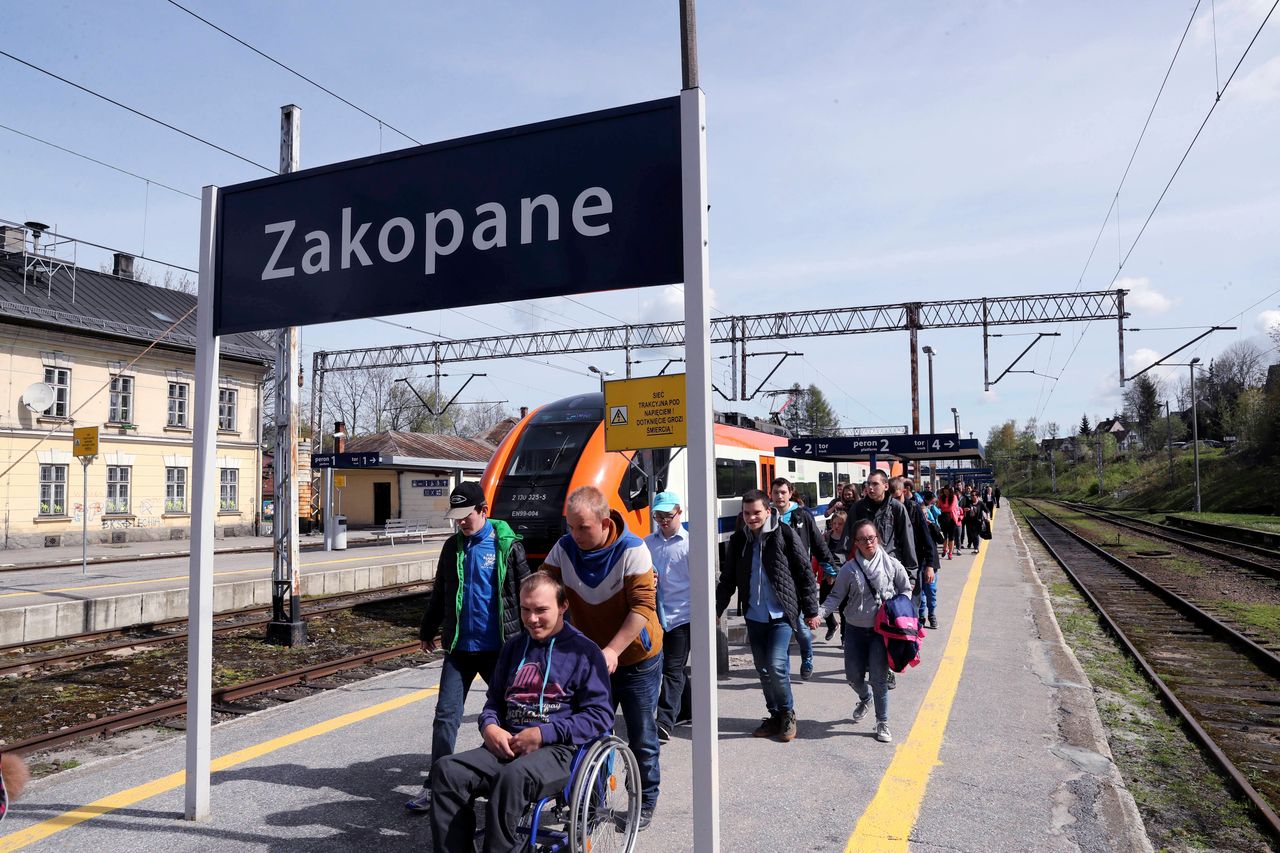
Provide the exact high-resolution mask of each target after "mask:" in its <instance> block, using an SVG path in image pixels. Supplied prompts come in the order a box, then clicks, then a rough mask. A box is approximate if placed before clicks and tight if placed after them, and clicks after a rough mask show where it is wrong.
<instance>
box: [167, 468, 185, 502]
mask: <svg viewBox="0 0 1280 853" xmlns="http://www.w3.org/2000/svg"><path fill="white" fill-rule="evenodd" d="M164 511H165V512H186V511H187V469H186V468H165V469H164Z"/></svg>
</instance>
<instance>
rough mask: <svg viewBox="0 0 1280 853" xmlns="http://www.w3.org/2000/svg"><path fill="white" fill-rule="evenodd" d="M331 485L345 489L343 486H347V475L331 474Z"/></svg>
mask: <svg viewBox="0 0 1280 853" xmlns="http://www.w3.org/2000/svg"><path fill="white" fill-rule="evenodd" d="M333 487H334V488H335V489H345V488H346V487H347V475H346V474H334V475H333Z"/></svg>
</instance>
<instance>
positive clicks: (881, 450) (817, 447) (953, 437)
mask: <svg viewBox="0 0 1280 853" xmlns="http://www.w3.org/2000/svg"><path fill="white" fill-rule="evenodd" d="M959 449H960V436H959V435H957V434H956V433H954V432H936V433H924V434H921V435H835V436H798V437H796V438H793V439H791V441H790V442H788V443H787V445H786V446H785V447H780V448H778V455H779V456H792V457H799V458H803V459H826V458H833V457H834V458H839V457H846V456H859V457H861V456H871V455H872V454H875V455H878V456H921V457H925V456H927V455H928V454H930V453H937V454H939V455H946V454H951V453H955V452H957V451H958V450H959Z"/></svg>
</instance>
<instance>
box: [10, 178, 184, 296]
mask: <svg viewBox="0 0 1280 853" xmlns="http://www.w3.org/2000/svg"><path fill="white" fill-rule="evenodd" d="M144 180H145V179H144ZM0 223H3V224H5V225H13V226H15V227H25V226H23V225H22V223H20V222H14V221H12V220H10V219H0ZM45 233H46V234H49V235H52V236H54V237H62V238H65V239H67V240H74V241H76V242H77V243H83V244H84V245H86V246H92V247H93V248H95V249H102V250H103V251H106V252H119V253H121V254H125V255H133V254H134V253H133V252H126V251H125V250H124V249H117V248H115V247H113V246H104V245H102V244H101V243H94V242H92V241H90V240H82V239H80V238H79V237H72V236H71V235H70V234H61V233H59V232H57V231H46V232H45ZM134 257H136V258H138V259H139V260H143V261H150V262H151V263H153V264H160V265H161V266H163V267H169V268H170V269H175V270H182V271H183V272H189V273H192V274H194V275H199V274H200V270H193V269H192V268H191V267H184V266H182V265H181V264H171V263H169V262H168V261H162V260H160V259H159V258H150V257H147V256H146V255H145V254H143V255H134Z"/></svg>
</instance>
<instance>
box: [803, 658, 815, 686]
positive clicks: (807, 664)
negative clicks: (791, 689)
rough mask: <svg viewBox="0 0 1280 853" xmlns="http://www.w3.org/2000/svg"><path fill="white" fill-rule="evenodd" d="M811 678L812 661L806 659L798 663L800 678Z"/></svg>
mask: <svg viewBox="0 0 1280 853" xmlns="http://www.w3.org/2000/svg"><path fill="white" fill-rule="evenodd" d="M810 678H813V661H812V660H807V661H804V662H803V663H801V664H800V680H801V681H808V680H809V679H810Z"/></svg>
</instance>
